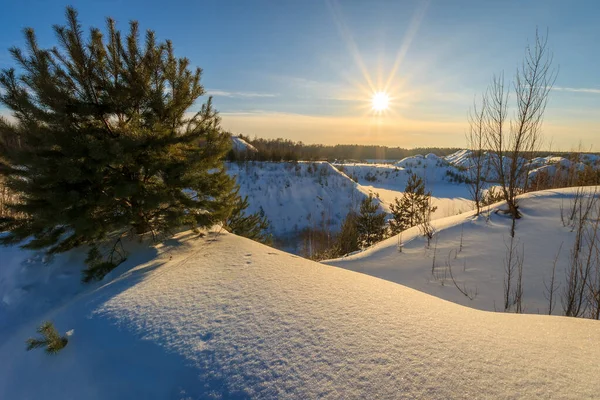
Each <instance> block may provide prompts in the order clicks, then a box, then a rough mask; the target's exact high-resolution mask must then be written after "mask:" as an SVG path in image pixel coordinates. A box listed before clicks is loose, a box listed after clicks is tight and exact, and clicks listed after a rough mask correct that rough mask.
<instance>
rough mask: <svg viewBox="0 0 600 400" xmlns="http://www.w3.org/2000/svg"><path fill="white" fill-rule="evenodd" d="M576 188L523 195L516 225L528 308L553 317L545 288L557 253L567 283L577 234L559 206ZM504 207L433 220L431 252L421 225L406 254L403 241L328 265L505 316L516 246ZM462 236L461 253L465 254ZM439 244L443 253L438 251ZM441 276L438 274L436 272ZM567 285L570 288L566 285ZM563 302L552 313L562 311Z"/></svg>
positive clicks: (409, 237) (407, 239)
mask: <svg viewBox="0 0 600 400" xmlns="http://www.w3.org/2000/svg"><path fill="white" fill-rule="evenodd" d="M576 190H577V189H576V188H569V189H558V190H549V191H540V192H532V193H528V194H525V195H523V196H520V200H519V208H520V210H521V212H522V213H523V218H522V219H520V220H518V221H517V225H516V235H515V236H516V239H517V241H518V243H519V247H520V246H524V255H525V261H524V267H523V285H524V305H525V312H526V313H542V314H546V313H547V312H548V301H547V300H546V298H545V296H544V294H545V287H544V282H546V283H548V282H549V281H550V277H551V273H552V266H553V261H554V258H555V256H556V255H557V253H558V249H559V247H561V244H562V249H561V252H560V255H559V258H558V262H557V269H556V279H557V281H558V282H560V283H563V281H564V279H565V268H566V267H567V265H568V259H569V252H570V249H571V248H572V245H573V241H574V237H575V233H574V232H571V231H572V229H571V228H570V227H568V226H567V227H564V226H563V224H562V222H561V217H560V215H561V212H560V209H561V207H564V208H565V209H568V207H569V204H570V202H571V199H573V197H574V195H575V192H576ZM503 207H504V203H498V204H496V205H493V206H492V207H491V208H490V209H489V221H487V220H486V215H487V214H488V213H487V212H486V213H485V214H486V215H481V216H479V217H475V216H474V212H473V211H471V212H468V213H464V214H460V215H457V216H454V217H448V218H444V219H438V220H436V221H433V223H432V224H433V226H434V227H435V228H436V234H435V236H436V237H437V239H434V240H433V241H432V243H431V246H430V248H426V240H425V239H424V238H423V237H422V236H421V234H420V232H419V229H418V227H415V228H411V229H409V230H407V231H405V232H404V233H403V234H402V242H403V248H402V252H399V251H398V241H399V238H398V237H392V238H390V239H387V240H386V241H383V242H381V243H378V244H376V245H375V246H373V247H371V248H370V249H368V250H366V251H363V252H361V253H358V254H355V255H353V256H348V257H345V258H340V259H337V260H329V261H324V262H325V263H326V264H330V265H335V266H339V267H343V268H346V269H349V270H352V271H357V272H362V273H364V274H368V275H372V276H375V277H378V278H382V279H385V280H389V281H392V282H396V283H400V284H402V285H406V286H409V287H411V288H414V289H416V290H419V291H422V292H425V293H429V294H431V295H433V296H436V297H439V298H442V299H446V300H448V301H452V302H455V303H458V304H463V305H465V306H469V307H474V308H477V309H481V310H488V311H494V310H498V311H503V309H504V308H503V304H504V300H503V296H504V291H503V290H504V289H503V285H504V277H505V272H504V260H505V257H506V247H505V244H509V240H510V224H511V220H510V218H509V217H507V216H505V215H502V214H496V213H494V210H497V209H499V208H503ZM461 235H462V236H463V238H462V241H463V248H462V251H460V241H461ZM436 240H437V247H436ZM434 255H435V271H434V274H433V275H432V272H431V270H432V267H433V265H434ZM446 262H450V264H451V268H452V272H453V275H454V277H455V279H456V280H457V282H458V283H459V285H461V286H464V287H466V288H467V289H469V290H470V291H471V292H472V293H474V292H475V290H477V293H478V294H477V296H476V297H475V298H474V299H473V300H470V299H469V298H467V297H465V296H464V295H463V294H461V293H460V291H459V290H458V289H457V288H456V287H455V286H454V285H453V283H452V281H451V280H450V277H449V275H448V271H447V268H446ZM563 286H564V285H563ZM561 312H562V309H561V304H560V300H558V301H557V303H556V305H555V310H554V313H561Z"/></svg>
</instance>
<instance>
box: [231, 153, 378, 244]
mask: <svg viewBox="0 0 600 400" xmlns="http://www.w3.org/2000/svg"><path fill="white" fill-rule="evenodd" d="M227 172H228V174H230V175H231V176H235V177H236V180H237V182H238V184H239V185H240V194H241V195H242V196H248V200H249V204H250V205H249V207H248V211H249V212H252V213H254V212H264V214H265V215H266V216H267V218H268V219H269V222H270V225H271V230H272V232H273V233H274V234H275V235H277V236H280V235H289V234H294V233H296V234H297V233H299V232H300V231H301V230H302V229H304V228H308V227H310V228H316V227H318V228H321V229H325V228H329V229H331V230H332V231H337V230H339V228H340V227H341V225H342V222H343V220H344V218H346V215H347V214H348V211H350V210H351V209H358V206H359V204H360V202H361V201H362V200H363V199H364V198H365V197H366V196H368V193H369V191H368V190H366V189H363V188H362V187H361V186H360V185H358V184H357V183H355V182H353V181H352V180H351V179H350V178H349V177H348V176H346V175H345V174H343V173H341V172H340V171H338V170H337V169H336V168H334V167H333V166H332V165H331V164H329V163H328V162H260V161H249V162H244V163H234V162H230V163H227Z"/></svg>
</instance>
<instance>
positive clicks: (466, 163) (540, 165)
mask: <svg viewBox="0 0 600 400" xmlns="http://www.w3.org/2000/svg"><path fill="white" fill-rule="evenodd" d="M495 157H496V155H495V154H493V153H490V152H486V153H485V154H484V156H483V160H482V166H483V170H484V171H485V174H486V179H487V180H488V181H490V182H494V181H497V180H498V179H499V178H498V176H497V174H496V173H495V171H494V168H493V165H494V163H493V162H492V160H493V159H494V158H495ZM572 158H573V159H568V158H565V157H561V156H546V157H535V158H533V159H531V160H526V159H524V158H521V159H520V162H521V163H522V164H523V165H524V167H525V169H527V170H528V171H529V179H530V180H531V179H534V178H535V177H536V176H537V175H538V174H539V173H540V172H545V173H548V174H549V175H550V176H553V175H554V174H555V173H559V174H561V175H566V174H567V173H568V171H570V170H574V171H582V170H583V169H584V168H585V167H586V166H588V167H591V168H593V169H596V170H597V169H600V155H597V154H589V153H582V154H579V155H578V156H577V157H572ZM443 159H444V160H445V161H447V162H448V163H449V164H451V165H453V166H455V167H458V168H460V169H461V170H468V169H469V168H472V167H473V158H472V152H471V151H470V150H459V151H457V152H456V153H452V154H450V155H448V156H446V157H443ZM496 159H497V158H496ZM503 160H504V165H506V166H507V169H508V166H509V165H510V162H511V158H509V157H504V159H503ZM465 176H467V175H465Z"/></svg>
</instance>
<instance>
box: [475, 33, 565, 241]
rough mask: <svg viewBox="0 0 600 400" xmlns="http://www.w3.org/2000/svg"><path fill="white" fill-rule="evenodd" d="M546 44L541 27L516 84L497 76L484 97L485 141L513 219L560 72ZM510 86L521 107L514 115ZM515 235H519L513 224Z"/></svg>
mask: <svg viewBox="0 0 600 400" xmlns="http://www.w3.org/2000/svg"><path fill="white" fill-rule="evenodd" d="M547 43H548V41H547V37H543V36H540V35H539V33H538V32H537V31H536V37H535V43H534V44H533V46H529V45H528V46H527V48H526V51H525V59H524V61H523V62H522V64H521V65H520V66H519V67H518V68H517V71H516V73H515V76H514V79H513V82H512V87H511V86H508V85H507V84H506V83H505V79H504V73H501V74H500V75H495V76H494V77H493V79H492V83H491V85H490V87H489V88H488V90H487V92H486V93H485V95H484V100H483V104H484V105H485V106H484V107H482V109H483V110H484V115H483V117H482V118H483V124H484V130H483V134H484V136H485V143H486V146H487V147H488V148H489V149H490V150H491V152H492V155H493V156H492V157H490V161H491V166H492V168H493V170H494V172H495V173H496V175H497V178H498V181H499V183H500V186H501V189H502V193H503V197H504V200H506V203H507V206H508V210H507V213H509V214H510V215H511V216H512V218H513V220H516V219H518V218H520V217H521V214H520V212H519V208H518V204H517V199H516V197H517V195H518V194H520V193H521V192H522V191H523V189H524V187H526V185H527V179H528V177H527V175H528V172H529V168H530V167H529V164H528V163H527V162H526V161H525V160H526V157H530V156H531V155H532V154H533V152H534V151H535V150H537V149H538V148H539V145H540V144H541V138H542V135H541V128H542V122H543V117H544V112H545V110H546V105H547V102H548V95H549V93H550V90H551V89H552V86H553V85H554V82H555V80H556V76H557V70H556V69H553V68H552V54H551V53H550V51H549V50H548V47H547ZM511 88H512V91H513V92H514V94H513V95H514V98H515V102H516V106H515V110H514V115H513V116H512V118H510V120H509V119H508V105H509V104H508V103H509V95H510V92H511ZM511 236H514V223H513V226H512V229H511Z"/></svg>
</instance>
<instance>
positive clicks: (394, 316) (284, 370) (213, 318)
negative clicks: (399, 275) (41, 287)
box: [0, 233, 600, 400]
mask: <svg viewBox="0 0 600 400" xmlns="http://www.w3.org/2000/svg"><path fill="white" fill-rule="evenodd" d="M5 251H6V250H5V249H1V250H0V252H1V253H0V259H2V260H4V258H1V256H2V255H4V254H5ZM142 253H143V254H144V257H146V256H147V255H148V254H150V253H148V252H142ZM155 253H156V254H155V255H154V256H153V257H150V258H148V259H146V260H145V261H143V262H141V263H140V264H139V265H137V266H135V267H134V268H133V269H131V270H129V271H121V272H120V273H119V274H116V275H115V276H113V277H112V278H110V279H108V280H106V281H105V282H103V283H102V284H100V285H96V286H92V287H87V288H86V289H84V290H82V291H81V293H79V294H78V295H77V296H76V297H74V298H69V297H68V295H66V296H65V297H66V298H65V299H63V302H62V304H61V305H60V306H56V307H54V308H53V309H51V310H49V311H48V312H47V313H46V314H45V315H43V316H36V317H35V318H34V317H31V318H30V320H29V321H27V322H26V323H25V324H24V325H23V326H21V327H19V328H16V329H14V330H13V331H12V332H10V333H8V334H2V337H1V338H0V360H2V361H1V362H0V398H2V399H38V398H44V399H47V400H55V399H65V398H81V399H90V400H93V399H107V398H110V399H131V398H143V399H181V400H183V399H208V398H267V399H270V398H295V399H316V398H331V399H339V398H355V399H358V398H427V399H452V398H461V399H462V398H494V399H509V398H511V399H512V398H556V399H583V398H594V397H596V398H597V396H598V395H599V389H600V387H599V385H598V380H597V377H598V375H599V374H600V364H599V363H598V359H600V347H599V346H598V345H597V344H598V342H600V327H599V325H598V323H597V322H595V321H590V320H582V319H567V318H562V317H548V316H534V315H512V314H496V313H488V312H482V311H477V310H474V309H470V308H465V307H462V306H459V305H456V304H452V303H449V302H446V301H443V300H440V299H437V298H434V297H432V296H429V295H426V294H423V293H420V292H417V291H415V290H412V289H409V288H406V287H403V286H400V285H397V284H394V283H391V282H387V281H384V280H380V279H376V278H373V277H369V276H367V275H363V274H357V273H355V272H351V271H346V270H344V269H339V268H334V267H329V266H325V265H322V264H318V263H314V262H311V261H308V260H304V259H301V258H298V257H295V256H292V255H290V254H286V253H283V252H280V251H277V250H273V249H271V248H268V247H265V246H263V245H260V244H258V243H255V242H251V241H249V240H247V239H243V238H239V237H236V236H234V235H230V234H221V235H218V236H217V235H215V234H214V233H212V234H211V235H209V236H207V237H205V238H197V237H195V236H193V235H192V234H191V233H184V234H181V235H179V236H178V237H177V239H174V240H172V241H170V242H169V243H168V244H167V245H164V246H158V247H157V248H156V249H155ZM144 257H142V258H144ZM3 267H4V268H7V269H9V270H11V271H14V270H15V269H18V268H19V265H4V266H3ZM56 268H57V269H63V268H67V267H66V266H65V265H58V266H56ZM29 295H30V296H31V297H30V299H29V301H34V300H35V299H36V298H38V296H39V293H30V294H29ZM43 319H51V320H52V321H54V322H55V325H56V327H57V328H58V329H59V330H60V331H62V332H64V331H66V330H68V329H74V335H73V336H72V337H71V339H70V341H69V343H68V345H67V347H66V348H65V349H64V350H62V351H61V353H59V354H58V355H55V356H48V355H46V354H44V353H43V352H42V351H31V352H26V351H25V350H24V340H25V339H26V338H27V337H29V336H31V335H32V334H33V332H34V330H35V327H36V326H37V325H38V324H39V323H40V321H41V320H43Z"/></svg>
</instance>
